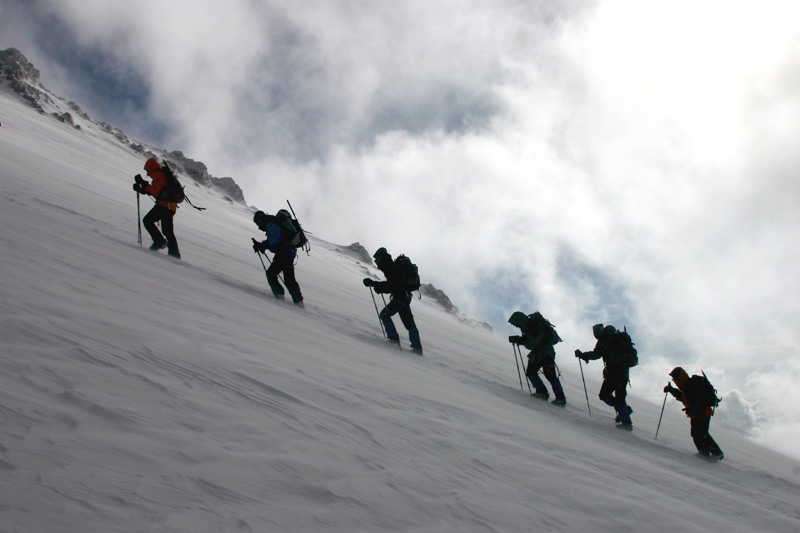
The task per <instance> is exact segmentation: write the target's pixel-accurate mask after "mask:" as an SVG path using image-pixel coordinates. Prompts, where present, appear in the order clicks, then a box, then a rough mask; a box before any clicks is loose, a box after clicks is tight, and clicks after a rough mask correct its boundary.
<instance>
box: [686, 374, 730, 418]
mask: <svg viewBox="0 0 800 533" xmlns="http://www.w3.org/2000/svg"><path fill="white" fill-rule="evenodd" d="M700 372H701V373H702V374H703V375H702V376H698V375H696V374H695V375H694V376H692V377H690V378H689V382H688V383H687V385H686V387H684V389H685V390H686V392H687V394H686V396H687V399H688V400H689V403H691V404H693V405H697V406H699V407H700V408H703V409H704V408H706V407H711V408H712V409H713V408H715V407H716V406H717V405H719V402H721V401H722V399H721V398H718V397H717V389H715V388H714V385H712V384H711V382H710V381H708V378H707V377H706V373H705V372H703V371H702V370H701V371H700Z"/></svg>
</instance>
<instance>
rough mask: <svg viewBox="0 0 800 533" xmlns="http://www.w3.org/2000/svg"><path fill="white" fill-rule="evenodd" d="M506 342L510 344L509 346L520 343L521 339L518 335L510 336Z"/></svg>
mask: <svg viewBox="0 0 800 533" xmlns="http://www.w3.org/2000/svg"><path fill="white" fill-rule="evenodd" d="M508 342H510V343H511V344H519V343H521V342H522V337H520V336H519V335H511V336H509V337H508Z"/></svg>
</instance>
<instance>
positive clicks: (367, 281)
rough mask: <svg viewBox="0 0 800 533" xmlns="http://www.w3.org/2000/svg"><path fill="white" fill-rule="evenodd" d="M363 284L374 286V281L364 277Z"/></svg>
mask: <svg viewBox="0 0 800 533" xmlns="http://www.w3.org/2000/svg"><path fill="white" fill-rule="evenodd" d="M364 286H365V287H374V286H375V281H373V280H371V279H369V278H364Z"/></svg>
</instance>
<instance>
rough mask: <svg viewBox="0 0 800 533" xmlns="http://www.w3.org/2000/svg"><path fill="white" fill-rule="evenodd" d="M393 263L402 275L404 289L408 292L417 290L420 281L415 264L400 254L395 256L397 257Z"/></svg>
mask: <svg viewBox="0 0 800 533" xmlns="http://www.w3.org/2000/svg"><path fill="white" fill-rule="evenodd" d="M394 264H395V266H396V267H397V269H398V270H399V271H400V274H401V275H402V276H403V283H404V284H405V287H406V290H407V291H409V292H411V291H416V290H419V286H420V281H419V269H418V268H417V265H415V264H414V263H412V262H411V259H409V258H408V257H407V256H405V255H402V254H401V255H398V256H397V259H395V260H394Z"/></svg>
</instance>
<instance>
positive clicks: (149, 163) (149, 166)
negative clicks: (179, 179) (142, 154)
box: [144, 157, 161, 172]
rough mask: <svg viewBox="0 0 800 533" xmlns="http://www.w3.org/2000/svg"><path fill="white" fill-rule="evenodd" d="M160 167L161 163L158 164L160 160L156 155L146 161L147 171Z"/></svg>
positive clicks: (145, 167)
mask: <svg viewBox="0 0 800 533" xmlns="http://www.w3.org/2000/svg"><path fill="white" fill-rule="evenodd" d="M159 168H161V165H159V164H158V161H157V160H156V159H155V158H154V157H151V158H150V159H148V160H147V161H145V162H144V169H145V170H146V171H147V172H154V171H156V170H158V169H159Z"/></svg>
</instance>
